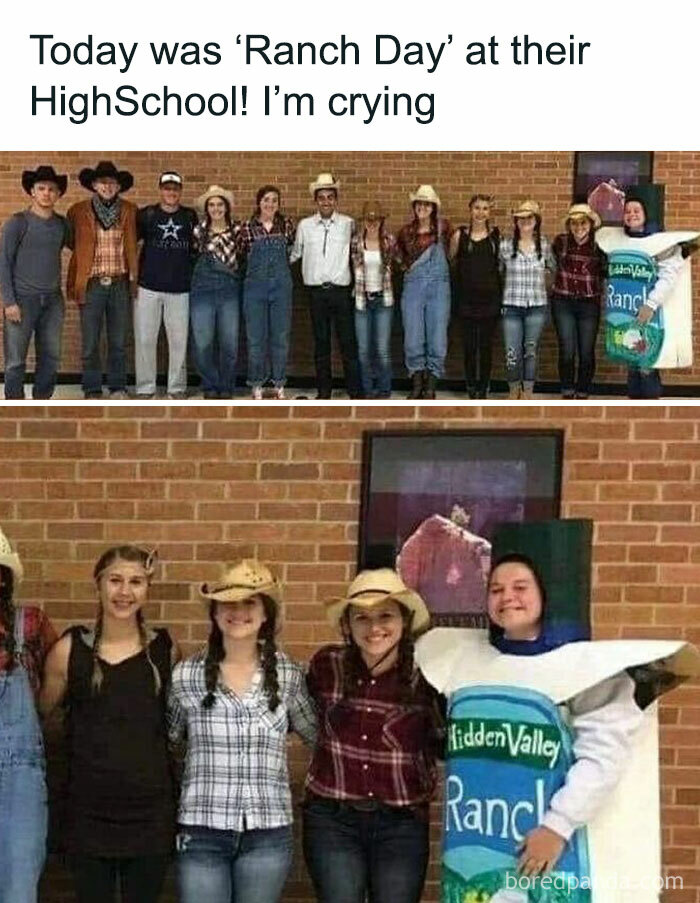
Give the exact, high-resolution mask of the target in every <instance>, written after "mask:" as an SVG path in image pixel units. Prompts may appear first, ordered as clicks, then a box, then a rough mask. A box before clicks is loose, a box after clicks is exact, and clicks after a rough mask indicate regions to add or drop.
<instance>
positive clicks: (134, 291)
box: [129, 279, 139, 301]
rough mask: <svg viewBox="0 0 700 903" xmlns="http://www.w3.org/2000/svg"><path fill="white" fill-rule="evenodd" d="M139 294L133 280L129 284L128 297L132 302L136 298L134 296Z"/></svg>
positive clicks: (136, 283) (135, 282) (136, 284)
mask: <svg viewBox="0 0 700 903" xmlns="http://www.w3.org/2000/svg"><path fill="white" fill-rule="evenodd" d="M138 292H139V286H138V282H137V281H136V280H135V279H132V281H131V282H130V283H129V297H130V298H131V300H132V301H133V300H134V299H135V298H136V295H137V294H138Z"/></svg>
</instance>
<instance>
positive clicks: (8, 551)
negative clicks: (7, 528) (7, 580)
mask: <svg viewBox="0 0 700 903" xmlns="http://www.w3.org/2000/svg"><path fill="white" fill-rule="evenodd" d="M0 566H2V567H6V568H9V569H10V570H11V571H12V573H13V574H14V578H15V580H16V581H17V582H18V583H19V581H20V580H21V579H22V577H23V576H24V568H23V567H22V562H21V561H20V560H19V555H18V554H17V552H13V551H12V546H11V545H10V543H9V540H8V539H7V537H6V536H5V534H4V533H3V531H2V528H1V527H0Z"/></svg>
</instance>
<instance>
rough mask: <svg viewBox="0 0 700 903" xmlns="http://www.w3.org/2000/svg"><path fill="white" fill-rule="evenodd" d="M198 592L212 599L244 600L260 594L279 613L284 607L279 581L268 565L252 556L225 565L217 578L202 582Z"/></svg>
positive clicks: (222, 600)
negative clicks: (272, 603)
mask: <svg viewBox="0 0 700 903" xmlns="http://www.w3.org/2000/svg"><path fill="white" fill-rule="evenodd" d="M199 594H200V595H201V596H202V597H203V598H204V599H210V600H212V601H214V602H243V601H244V600H245V599H250V597H251V596H257V595H258V594H260V595H262V596H267V597H268V598H269V599H272V601H273V602H274V603H275V605H276V606H277V610H278V613H279V614H280V615H281V614H282V609H283V607H284V597H283V593H282V584H281V583H280V581H279V580H278V579H277V577H275V576H274V574H273V573H272V571H271V570H270V569H269V568H268V567H267V565H264V564H262V562H260V561H257V560H256V559H255V558H241V559H239V560H238V561H235V562H234V563H233V564H230V565H228V566H227V567H226V568H225V569H224V572H223V574H222V575H221V579H220V580H217V581H216V582H215V583H202V585H201V586H200V587H199Z"/></svg>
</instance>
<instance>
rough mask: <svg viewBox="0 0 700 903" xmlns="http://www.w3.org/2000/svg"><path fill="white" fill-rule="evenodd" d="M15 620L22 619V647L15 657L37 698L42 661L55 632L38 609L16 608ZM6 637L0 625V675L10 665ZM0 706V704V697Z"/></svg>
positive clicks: (42, 670)
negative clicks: (23, 669) (18, 660)
mask: <svg viewBox="0 0 700 903" xmlns="http://www.w3.org/2000/svg"><path fill="white" fill-rule="evenodd" d="M15 618H24V646H23V648H22V649H21V650H20V649H16V650H15V655H17V654H19V658H20V661H21V662H22V665H23V666H24V668H25V669H26V671H27V676H28V677H29V683H30V685H31V688H32V690H33V692H34V696H35V697H38V695H39V690H40V688H41V679H42V676H43V674H44V661H45V660H46V656H47V654H48V651H49V649H50V648H51V647H52V646H53V644H54V643H55V642H56V639H57V637H56V631H55V630H54V629H53V626H52V625H51V621H49V619H48V618H47V617H46V615H45V614H44V612H43V611H42V610H41V609H40V608H34V607H33V606H31V607H30V606H21V607H20V606H18V607H17V608H16V609H15ZM6 637H7V631H6V630H5V627H4V626H3V625H2V623H0V674H2V673H3V672H5V671H7V666H8V665H9V663H10V656H9V655H8V652H7V647H6ZM0 704H2V699H1V697H0Z"/></svg>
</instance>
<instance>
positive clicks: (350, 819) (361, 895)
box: [304, 798, 429, 903]
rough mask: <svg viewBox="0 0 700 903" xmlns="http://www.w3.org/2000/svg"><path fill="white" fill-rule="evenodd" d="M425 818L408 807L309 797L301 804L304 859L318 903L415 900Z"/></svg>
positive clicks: (424, 859)
mask: <svg viewBox="0 0 700 903" xmlns="http://www.w3.org/2000/svg"><path fill="white" fill-rule="evenodd" d="M428 833H429V829H428V822H427V821H424V820H423V819H422V818H418V817H417V816H416V815H415V814H414V813H413V812H412V811H411V810H410V809H408V808H407V809H405V810H403V809H400V808H392V809H390V808H389V807H380V808H377V809H376V810H374V811H369V812H365V811H359V810H358V809H355V808H353V807H352V806H351V805H349V804H348V803H342V802H336V801H334V800H324V799H318V798H313V799H311V800H308V801H307V802H306V804H305V805H304V857H305V859H306V866H307V868H308V870H309V874H310V875H311V880H312V881H313V884H314V888H315V891H316V899H317V900H318V903H365V900H366V899H367V895H369V901H370V903H419V901H420V898H421V893H422V891H423V884H424V883H425V873H426V870H427V867H428V855H429V844H428Z"/></svg>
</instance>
